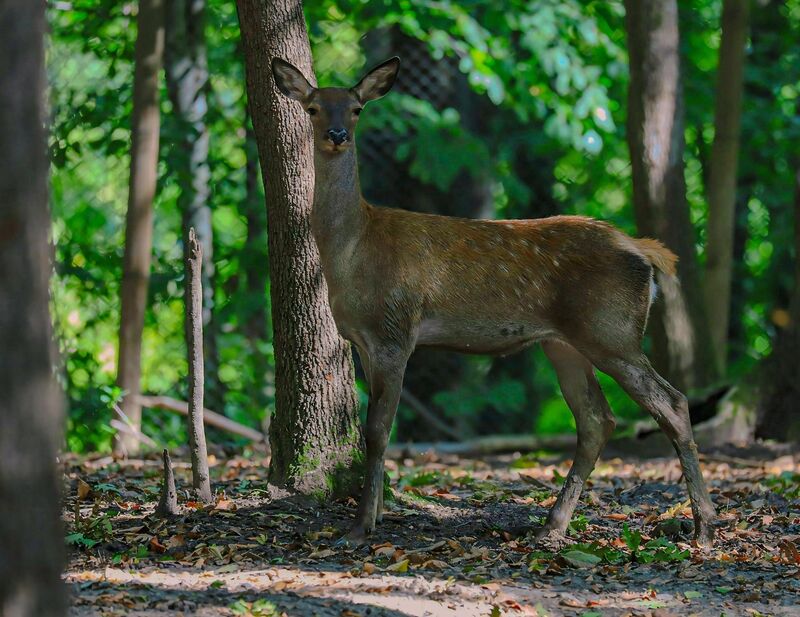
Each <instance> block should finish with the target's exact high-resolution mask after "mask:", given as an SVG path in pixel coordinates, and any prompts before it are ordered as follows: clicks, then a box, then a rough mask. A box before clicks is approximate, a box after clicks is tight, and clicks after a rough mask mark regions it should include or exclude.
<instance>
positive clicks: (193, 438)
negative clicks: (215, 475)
mask: <svg viewBox="0 0 800 617" xmlns="http://www.w3.org/2000/svg"><path fill="white" fill-rule="evenodd" d="M187 244H188V247H189V252H188V255H187V256H186V261H185V264H186V270H185V271H186V296H185V297H186V303H185V304H186V307H185V309H186V312H185V315H186V355H187V358H188V365H189V414H188V416H189V419H188V427H189V453H190V454H191V457H192V487H193V488H194V490H195V492H196V494H197V498H198V499H200V501H202V502H203V503H211V502H212V501H213V500H212V497H211V481H210V477H209V475H208V451H207V449H206V431H205V426H204V424H203V385H204V384H203V382H204V375H205V370H204V367H203V283H202V278H203V275H202V268H203V245H202V244H200V241H199V240H198V238H197V235H196V234H195V231H194V228H190V229H189V241H188V243H187Z"/></svg>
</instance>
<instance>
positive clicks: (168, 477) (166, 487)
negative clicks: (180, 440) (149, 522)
mask: <svg viewBox="0 0 800 617" xmlns="http://www.w3.org/2000/svg"><path fill="white" fill-rule="evenodd" d="M161 457H162V459H163V460H164V476H163V478H162V483H161V497H160V499H159V500H158V506H156V512H155V514H156V516H158V517H161V518H168V517H170V516H176V515H177V514H178V513H179V510H178V491H176V490H175V473H174V472H173V471H172V461H171V460H170V458H169V450H166V449H165V450H164V451H163V452H162V453H161Z"/></svg>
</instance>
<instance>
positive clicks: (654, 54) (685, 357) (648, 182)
mask: <svg viewBox="0 0 800 617" xmlns="http://www.w3.org/2000/svg"><path fill="white" fill-rule="evenodd" d="M625 27H626V30H627V33H628V50H629V57H630V77H631V81H630V86H629V89H628V124H627V131H628V135H627V138H628V147H629V149H630V154H631V167H632V174H633V205H634V214H635V217H636V224H637V227H638V230H639V233H640V234H641V235H644V236H650V237H655V238H658V239H660V240H661V241H663V242H664V243H665V244H666V245H667V246H668V247H669V248H670V249H671V250H672V251H674V252H675V253H676V254H677V255H678V257H679V262H678V276H679V279H676V278H674V277H668V276H664V275H662V274H660V273H659V274H658V275H657V280H658V284H659V287H660V290H661V294H660V295H661V298H660V299H659V300H658V301H656V303H655V304H654V306H653V311H652V315H651V318H650V330H651V333H652V336H653V359H654V364H655V365H656V367H657V368H658V370H659V372H661V373H662V374H663V375H664V376H665V377H666V378H667V379H668V380H669V381H670V382H672V383H673V384H674V385H675V386H676V387H678V388H680V389H681V390H684V391H685V390H687V389H690V388H693V387H698V386H703V385H705V384H707V383H708V382H709V381H711V380H712V379H713V378H715V377H716V369H715V367H714V363H713V357H712V355H711V353H710V350H709V336H708V325H707V320H706V316H705V309H704V306H703V298H702V294H701V287H700V273H699V272H698V266H697V257H696V254H695V248H694V245H695V235H694V229H693V228H692V223H691V220H690V219H689V208H688V205H687V202H686V183H685V179H684V166H683V150H684V134H683V128H684V124H683V123H684V118H683V93H682V87H681V76H680V58H679V43H680V41H679V33H678V9H677V5H676V2H675V0H652V1H649V2H639V1H638V0H626V1H625Z"/></svg>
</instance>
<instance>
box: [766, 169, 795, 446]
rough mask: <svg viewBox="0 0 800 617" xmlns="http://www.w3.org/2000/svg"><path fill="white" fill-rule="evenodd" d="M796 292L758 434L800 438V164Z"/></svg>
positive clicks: (772, 365) (782, 327) (771, 363)
mask: <svg viewBox="0 0 800 617" xmlns="http://www.w3.org/2000/svg"><path fill="white" fill-rule="evenodd" d="M794 245H795V264H794V268H795V275H794V293H793V294H792V300H791V304H790V306H789V311H788V315H786V317H784V318H783V319H781V320H777V319H776V320H775V321H776V322H778V321H780V323H779V324H778V325H779V330H778V336H777V340H776V341H775V350H774V351H773V353H772V356H771V357H770V358H769V359H767V361H766V363H765V365H764V369H763V372H762V382H763V385H764V388H763V395H762V398H761V402H760V405H759V421H758V428H757V430H756V436H757V437H762V438H766V439H781V440H787V439H788V440H791V441H800V362H798V361H797V359H798V358H800V164H797V171H796V174H795V195H794Z"/></svg>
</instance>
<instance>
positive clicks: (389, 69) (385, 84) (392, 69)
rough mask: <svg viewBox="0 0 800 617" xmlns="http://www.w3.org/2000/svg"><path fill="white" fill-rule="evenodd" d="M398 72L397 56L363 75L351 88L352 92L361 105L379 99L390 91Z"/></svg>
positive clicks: (398, 61) (398, 60)
mask: <svg viewBox="0 0 800 617" xmlns="http://www.w3.org/2000/svg"><path fill="white" fill-rule="evenodd" d="M399 70H400V58H398V57H397V56H395V57H394V58H389V59H388V60H387V61H386V62H384V63H382V64H379V65H378V66H376V67H375V68H374V69H372V70H371V71H370V72H369V73H367V74H366V75H364V77H363V78H362V79H361V81H360V82H358V83H357V84H356V85H355V86H353V88H352V92H353V93H354V94H355V95H356V96H357V97H358V100H359V101H361V104H362V105H363V104H364V103H368V102H369V101H374V100H375V99H379V98H381V97H382V96H383V95H384V94H386V93H387V92H389V90H391V89H392V86H393V85H394V81H395V79H397V73H398V71H399Z"/></svg>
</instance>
